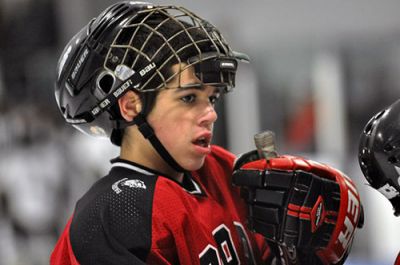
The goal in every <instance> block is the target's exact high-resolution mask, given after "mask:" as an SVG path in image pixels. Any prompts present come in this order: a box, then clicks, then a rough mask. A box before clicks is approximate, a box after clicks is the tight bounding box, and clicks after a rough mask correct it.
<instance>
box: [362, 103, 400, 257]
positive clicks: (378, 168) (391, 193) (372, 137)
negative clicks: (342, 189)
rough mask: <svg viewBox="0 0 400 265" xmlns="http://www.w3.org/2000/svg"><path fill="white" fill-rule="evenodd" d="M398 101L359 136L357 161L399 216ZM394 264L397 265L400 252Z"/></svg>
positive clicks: (376, 116)
mask: <svg viewBox="0 0 400 265" xmlns="http://www.w3.org/2000/svg"><path fill="white" fill-rule="evenodd" d="M399 143H400V100H397V101H396V102H394V103H393V104H392V105H390V106H388V107H387V108H385V109H383V110H382V111H380V112H378V113H377V114H375V115H374V116H373V117H372V118H371V119H370V120H369V121H368V123H367V124H366V125H365V128H364V130H363V132H362V133H361V138H360V145H359V155H358V160H359V163H360V167H361V170H362V172H363V173H364V176H365V178H366V180H367V181H368V183H369V184H371V186H372V187H373V188H375V189H376V190H378V191H379V192H380V193H381V194H383V195H384V196H385V197H386V198H387V199H388V200H389V201H390V203H391V204H392V206H393V211H394V215H395V216H400V176H399V167H400V149H399V148H400V146H399ZM395 265H400V253H399V255H398V256H397V259H396V261H395Z"/></svg>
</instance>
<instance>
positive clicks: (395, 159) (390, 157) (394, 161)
mask: <svg viewBox="0 0 400 265" xmlns="http://www.w3.org/2000/svg"><path fill="white" fill-rule="evenodd" d="M388 161H389V163H391V164H394V163H397V161H398V160H397V158H396V157H394V156H389V158H388Z"/></svg>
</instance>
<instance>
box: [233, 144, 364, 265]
mask: <svg viewBox="0 0 400 265" xmlns="http://www.w3.org/2000/svg"><path fill="white" fill-rule="evenodd" d="M233 182H234V184H235V185H236V186H239V187H241V193H242V196H243V198H244V199H245V200H246V202H247V203H248V205H249V226H250V228H251V229H252V230H253V231H255V232H257V233H260V234H262V235H264V236H265V237H266V238H267V240H269V241H270V242H272V243H273V244H275V246H277V247H278V250H279V251H282V249H283V250H284V251H283V252H284V255H285V257H284V259H285V260H286V262H289V263H291V264H298V263H300V264H307V265H311V264H342V263H343V262H344V260H345V259H346V257H347V254H348V252H349V250H350V247H351V244H352V241H353V237H354V233H355V229H356V227H361V226H362V223H363V214H362V206H361V202H360V196H359V194H358V191H357V189H356V187H355V185H354V183H353V181H352V180H351V179H350V178H348V177H347V176H345V175H344V174H343V173H341V172H340V171H338V170H336V169H334V168H332V167H329V166H327V165H324V164H320V163H317V162H314V161H311V160H306V159H303V158H300V157H294V156H288V155H285V156H280V157H277V158H271V159H269V160H268V161H267V160H265V159H259V158H258V155H257V151H252V152H249V153H247V154H244V155H242V156H241V157H240V158H239V159H238V160H237V162H236V163H235V168H234V173H233ZM285 253H286V254H285ZM281 256H282V253H281Z"/></svg>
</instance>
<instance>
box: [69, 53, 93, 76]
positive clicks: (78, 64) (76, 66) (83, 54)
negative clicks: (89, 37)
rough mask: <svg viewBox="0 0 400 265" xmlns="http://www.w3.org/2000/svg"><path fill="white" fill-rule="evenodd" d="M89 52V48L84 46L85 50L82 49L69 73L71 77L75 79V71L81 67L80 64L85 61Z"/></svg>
mask: <svg viewBox="0 0 400 265" xmlns="http://www.w3.org/2000/svg"><path fill="white" fill-rule="evenodd" d="M88 54H89V49H88V48H85V50H84V51H83V53H82V54H81V57H79V60H78V62H77V63H76V65H75V68H74V71H73V72H72V74H71V78H72V79H75V77H76V75H77V73H78V72H79V69H80V68H81V66H82V65H83V63H84V62H85V60H86V58H87V56H88Z"/></svg>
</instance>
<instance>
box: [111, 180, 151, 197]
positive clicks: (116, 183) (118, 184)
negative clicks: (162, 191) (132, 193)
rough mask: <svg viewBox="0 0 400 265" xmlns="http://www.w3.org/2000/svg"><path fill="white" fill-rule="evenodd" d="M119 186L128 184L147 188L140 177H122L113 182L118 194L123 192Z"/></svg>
mask: <svg viewBox="0 0 400 265" xmlns="http://www.w3.org/2000/svg"><path fill="white" fill-rule="evenodd" d="M119 186H127V187H129V188H136V189H144V190H145V189H146V188H147V187H146V185H145V184H144V182H143V181H141V180H139V179H128V178H123V179H120V180H118V181H117V182H115V183H114V184H112V186H111V188H112V190H113V191H114V192H115V193H116V194H119V193H121V192H122V190H121V188H120V187H119Z"/></svg>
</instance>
